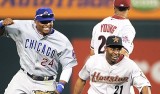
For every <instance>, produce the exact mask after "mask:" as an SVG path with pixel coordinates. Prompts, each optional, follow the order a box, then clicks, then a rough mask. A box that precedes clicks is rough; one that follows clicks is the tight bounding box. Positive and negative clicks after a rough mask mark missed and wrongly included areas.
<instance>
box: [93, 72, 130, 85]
mask: <svg viewBox="0 0 160 94" xmlns="http://www.w3.org/2000/svg"><path fill="white" fill-rule="evenodd" d="M128 79H129V78H128V77H119V76H102V75H101V73H100V72H94V74H93V75H92V77H91V81H92V82H102V83H108V84H120V83H124V82H127V81H128Z"/></svg>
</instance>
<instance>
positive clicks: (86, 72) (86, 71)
mask: <svg viewBox="0 0 160 94" xmlns="http://www.w3.org/2000/svg"><path fill="white" fill-rule="evenodd" d="M90 57H92V56H90ZM90 57H89V58H88V59H87V61H86V63H85V65H84V66H83V68H82V69H81V70H80V72H79V77H80V78H81V79H83V80H88V79H89V77H90V66H92V64H89V63H91V62H92V59H90Z"/></svg>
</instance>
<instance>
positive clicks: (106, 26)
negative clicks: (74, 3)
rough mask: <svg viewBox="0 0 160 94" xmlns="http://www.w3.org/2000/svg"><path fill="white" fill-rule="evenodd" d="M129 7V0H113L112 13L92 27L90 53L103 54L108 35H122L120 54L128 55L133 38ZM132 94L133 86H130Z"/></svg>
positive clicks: (133, 31) (133, 30)
mask: <svg viewBox="0 0 160 94" xmlns="http://www.w3.org/2000/svg"><path fill="white" fill-rule="evenodd" d="M130 7H131V4H130V0H114V15H113V16H110V17H107V18H105V19H103V20H102V21H101V22H99V23H98V24H97V25H95V27H94V28H93V32H92V39H91V45H90V48H91V55H93V54H104V52H105V50H104V46H105V42H106V39H107V37H108V36H110V35H117V36H120V37H122V40H123V46H124V48H123V50H122V51H121V53H122V54H124V55H126V56H129V54H131V53H132V51H133V47H134V45H133V40H134V38H135V34H136V32H135V29H134V27H133V26H132V24H131V22H130V21H129V19H128V18H127V16H128V12H129V9H130ZM131 92H132V94H134V88H133V87H131Z"/></svg>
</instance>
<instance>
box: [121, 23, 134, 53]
mask: <svg viewBox="0 0 160 94" xmlns="http://www.w3.org/2000/svg"><path fill="white" fill-rule="evenodd" d="M118 35H119V36H121V38H122V43H123V46H124V48H125V49H126V50H127V51H128V53H129V54H131V53H132V51H133V48H134V44H133V40H134V38H135V35H136V32H135V29H134V28H133V26H132V25H131V24H130V22H128V24H127V25H126V26H124V27H123V28H122V30H121V31H120V32H119V34H118Z"/></svg>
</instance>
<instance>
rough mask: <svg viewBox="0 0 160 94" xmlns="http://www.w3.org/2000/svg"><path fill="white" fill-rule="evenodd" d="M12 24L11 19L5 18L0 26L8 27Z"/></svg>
mask: <svg viewBox="0 0 160 94" xmlns="http://www.w3.org/2000/svg"><path fill="white" fill-rule="evenodd" d="M13 23H14V22H13V20H12V19H11V18H6V19H4V20H3V22H2V25H3V26H8V25H11V24H13Z"/></svg>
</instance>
